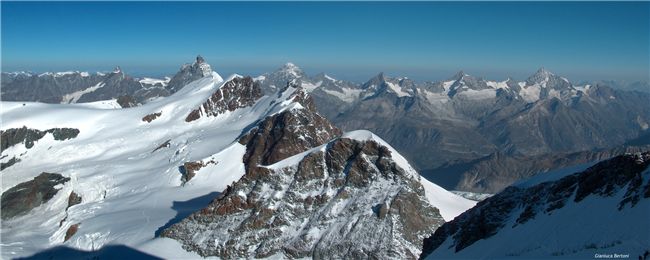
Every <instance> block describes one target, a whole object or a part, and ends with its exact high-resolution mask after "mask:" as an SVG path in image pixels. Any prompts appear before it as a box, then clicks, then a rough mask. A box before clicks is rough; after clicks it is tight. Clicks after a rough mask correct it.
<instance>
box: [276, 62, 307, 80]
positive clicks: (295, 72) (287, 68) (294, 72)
mask: <svg viewBox="0 0 650 260" xmlns="http://www.w3.org/2000/svg"><path fill="white" fill-rule="evenodd" d="M276 72H279V73H281V74H284V75H285V76H288V77H293V78H302V77H304V76H305V73H304V72H303V71H302V69H300V67H298V66H296V65H295V64H293V63H291V62H287V63H286V64H284V65H283V66H282V67H281V68H280V69H278V70H277V71H276Z"/></svg>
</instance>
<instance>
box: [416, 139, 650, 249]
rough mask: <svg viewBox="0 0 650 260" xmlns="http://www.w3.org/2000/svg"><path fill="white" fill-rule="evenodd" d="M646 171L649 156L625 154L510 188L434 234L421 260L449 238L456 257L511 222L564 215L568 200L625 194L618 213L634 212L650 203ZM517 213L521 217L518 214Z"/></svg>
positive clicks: (649, 185)
mask: <svg viewBox="0 0 650 260" xmlns="http://www.w3.org/2000/svg"><path fill="white" fill-rule="evenodd" d="M648 166H650V152H646V153H636V154H627V155H621V156H617V157H614V158H612V159H609V160H606V161H603V162H600V163H598V164H596V165H594V166H592V167H590V168H589V169H587V170H585V171H583V172H579V173H575V174H572V175H568V176H566V177H563V178H561V179H559V180H555V181H548V182H543V183H540V184H537V185H534V186H531V187H526V188H522V187H518V186H511V187H508V188H506V189H505V190H504V191H502V192H501V193H499V194H497V195H494V196H492V197H490V198H488V199H486V200H484V201H481V202H479V203H478V204H477V205H476V206H475V207H474V208H472V209H470V210H468V211H466V212H465V213H463V214H461V215H460V216H458V217H456V218H455V219H454V220H452V221H450V222H447V223H445V224H444V225H442V226H441V227H440V228H439V229H437V230H436V231H435V233H434V234H433V235H431V236H430V237H429V238H427V239H425V240H424V248H423V252H422V258H424V257H425V256H427V255H428V254H430V253H431V252H433V251H435V250H436V249H437V248H438V247H440V245H442V244H443V243H444V242H445V241H446V240H448V239H451V240H452V246H453V248H454V251H455V252H459V251H461V250H463V249H465V248H466V247H468V246H471V245H472V244H473V243H475V242H476V241H478V240H481V239H487V238H489V237H491V236H493V235H495V234H497V233H498V232H500V230H502V229H505V228H509V227H508V226H507V225H508V220H509V219H516V220H515V222H514V224H513V226H512V228H514V227H516V226H517V225H524V224H526V223H527V222H529V221H532V220H533V219H535V218H536V216H537V215H540V214H547V215H551V214H553V212H554V211H558V210H562V208H563V207H565V206H566V205H567V203H569V202H570V200H572V201H573V202H572V203H580V202H581V201H583V200H585V198H587V197H611V196H613V195H614V194H616V193H618V192H622V190H623V189H625V195H624V196H623V198H622V200H621V201H620V202H618V207H617V208H618V210H619V211H621V210H624V209H625V208H626V207H635V206H636V204H637V203H638V202H639V201H640V200H642V199H648V198H650V182H648V183H645V184H644V183H643V182H644V178H646V179H647V173H648V171H647V169H648ZM644 172H645V175H646V176H645V177H644ZM517 212H520V213H519V214H518V215H516V214H517ZM585 214H589V213H585ZM567 221H577V220H576V219H573V220H567ZM578 221H579V220H578Z"/></svg>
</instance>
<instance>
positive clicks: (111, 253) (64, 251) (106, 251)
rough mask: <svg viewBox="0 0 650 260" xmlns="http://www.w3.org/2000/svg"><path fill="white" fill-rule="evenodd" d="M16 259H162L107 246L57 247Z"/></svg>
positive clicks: (119, 246)
mask: <svg viewBox="0 0 650 260" xmlns="http://www.w3.org/2000/svg"><path fill="white" fill-rule="evenodd" d="M18 259H162V258H158V257H155V256H152V255H150V254H147V253H143V252H140V251H138V250H135V249H133V248H130V247H128V246H124V245H109V246H105V247H102V248H101V249H99V250H97V251H83V250H79V249H75V248H70V247H67V246H57V247H53V248H50V249H47V250H45V251H41V252H39V253H36V254H35V255H32V256H28V257H25V258H18Z"/></svg>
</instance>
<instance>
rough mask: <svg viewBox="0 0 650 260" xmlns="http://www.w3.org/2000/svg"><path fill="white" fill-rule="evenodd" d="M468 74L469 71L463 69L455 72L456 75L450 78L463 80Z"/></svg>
mask: <svg viewBox="0 0 650 260" xmlns="http://www.w3.org/2000/svg"><path fill="white" fill-rule="evenodd" d="M468 76H469V75H468V74H467V73H465V71H462V70H461V71H458V72H457V73H456V74H454V76H452V77H451V78H449V80H454V81H459V80H462V79H463V78H464V77H468Z"/></svg>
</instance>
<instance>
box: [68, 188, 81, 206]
mask: <svg viewBox="0 0 650 260" xmlns="http://www.w3.org/2000/svg"><path fill="white" fill-rule="evenodd" d="M79 203H81V196H80V195H79V194H77V193H75V192H74V191H73V192H71V193H70V196H68V206H67V207H66V208H65V209H66V210H68V209H69V208H70V207H72V206H74V205H77V204H79Z"/></svg>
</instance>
